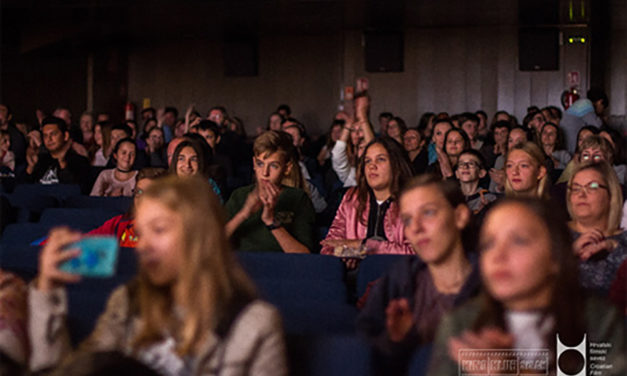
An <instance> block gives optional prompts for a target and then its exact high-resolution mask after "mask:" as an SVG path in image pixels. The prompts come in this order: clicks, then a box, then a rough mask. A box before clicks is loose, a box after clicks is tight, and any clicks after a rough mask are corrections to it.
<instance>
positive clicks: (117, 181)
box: [90, 138, 137, 197]
mask: <svg viewBox="0 0 627 376" xmlns="http://www.w3.org/2000/svg"><path fill="white" fill-rule="evenodd" d="M136 154H137V145H136V144H135V141H134V140H133V139H132V138H123V139H121V140H120V141H118V143H117V144H116V145H115V147H114V148H113V153H112V155H113V159H114V160H115V168H112V169H107V170H104V171H102V172H101V173H100V175H98V178H97V179H96V182H95V183H94V186H93V188H92V189H91V193H90V196H113V197H115V196H129V197H130V196H132V195H133V189H134V188H135V176H136V175H137V171H136V170H133V164H134V163H135V156H136Z"/></svg>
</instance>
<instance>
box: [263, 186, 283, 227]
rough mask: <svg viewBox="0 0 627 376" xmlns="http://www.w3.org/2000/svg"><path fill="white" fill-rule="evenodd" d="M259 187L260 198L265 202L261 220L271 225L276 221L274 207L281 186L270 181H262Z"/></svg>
mask: <svg viewBox="0 0 627 376" xmlns="http://www.w3.org/2000/svg"><path fill="white" fill-rule="evenodd" d="M259 189H260V191H259V198H260V199H261V203H262V204H263V211H262V212H261V220H262V221H263V223H265V224H266V225H271V224H272V223H273V222H274V208H275V206H276V203H277V201H278V198H279V188H278V187H277V186H275V185H274V184H272V183H270V182H261V184H260V187H259Z"/></svg>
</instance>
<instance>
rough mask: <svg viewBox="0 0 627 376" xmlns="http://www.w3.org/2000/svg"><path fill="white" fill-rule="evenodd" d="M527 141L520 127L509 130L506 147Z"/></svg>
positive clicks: (509, 147)
mask: <svg viewBox="0 0 627 376" xmlns="http://www.w3.org/2000/svg"><path fill="white" fill-rule="evenodd" d="M526 141H527V135H526V134H525V132H524V131H523V130H522V129H514V130H513V131H511V132H509V138H508V139H507V149H508V150H509V149H511V148H513V147H514V146H516V145H518V144H523V143H525V142H526Z"/></svg>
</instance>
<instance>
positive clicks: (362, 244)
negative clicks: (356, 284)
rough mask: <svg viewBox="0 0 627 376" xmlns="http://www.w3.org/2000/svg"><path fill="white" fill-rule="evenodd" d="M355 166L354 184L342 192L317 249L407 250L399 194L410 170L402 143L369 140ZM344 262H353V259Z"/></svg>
mask: <svg viewBox="0 0 627 376" xmlns="http://www.w3.org/2000/svg"><path fill="white" fill-rule="evenodd" d="M358 167H359V172H358V174H357V175H358V183H357V186H356V187H354V188H351V189H350V190H349V191H348V192H347V193H346V195H344V198H343V199H342V203H341V204H340V207H339V209H338V210H337V214H336V215H335V219H334V220H333V223H332V224H331V228H330V229H329V232H328V233H327V237H326V238H325V239H324V240H323V241H322V242H321V244H322V246H323V247H322V250H321V251H320V253H322V254H330V255H333V254H336V250H339V252H337V253H338V254H341V253H342V252H341V251H342V249H345V248H351V249H362V248H363V251H365V253H368V254H377V253H388V254H390V253H392V254H410V253H411V249H410V247H409V244H408V243H407V241H406V240H405V236H404V234H403V225H402V222H401V219H400V217H399V214H398V196H399V193H400V190H401V187H402V186H403V184H404V183H405V182H406V181H407V180H409V178H410V177H411V175H412V172H411V167H410V166H409V164H408V162H407V160H406V157H405V154H404V151H403V149H402V148H401V145H399V144H398V143H397V142H396V141H394V140H393V139H390V138H388V137H383V138H377V139H375V140H373V141H371V142H370V143H369V144H368V145H367V146H366V148H365V150H364V154H363V155H362V157H360V158H359V166H358ZM347 265H348V266H349V268H351V267H354V266H356V264H355V261H354V259H352V260H351V261H350V262H349V263H347Z"/></svg>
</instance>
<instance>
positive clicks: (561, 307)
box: [473, 197, 585, 349]
mask: <svg viewBox="0 0 627 376" xmlns="http://www.w3.org/2000/svg"><path fill="white" fill-rule="evenodd" d="M508 204H520V205H523V206H525V208H527V209H529V210H530V211H531V212H532V213H533V214H534V215H535V216H536V217H537V218H538V219H539V220H540V221H542V222H543V225H544V226H545V227H546V229H547V230H548V233H549V234H550V239H551V256H552V258H553V260H554V261H556V263H557V264H558V265H559V271H558V273H557V276H556V278H555V283H554V286H553V292H552V295H551V301H550V303H549V306H548V307H546V309H545V311H544V312H543V315H544V317H552V318H553V319H554V320H555V325H554V327H553V330H552V331H550V332H549V333H548V334H547V338H545V343H546V344H547V345H548V348H550V349H555V348H556V347H555V344H556V334H559V336H560V340H561V341H562V342H563V343H564V344H567V345H570V346H575V345H577V344H578V343H580V342H581V340H582V339H583V335H584V332H585V321H584V319H585V318H584V316H583V312H584V292H583V290H582V288H581V286H580V285H579V279H578V276H579V268H578V261H577V258H576V257H575V255H574V253H573V251H572V248H571V247H572V240H571V235H570V231H569V229H568V226H567V220H566V217H565V216H564V214H563V211H562V210H559V209H557V208H555V207H553V205H551V204H550V203H548V202H546V201H542V200H539V199H537V198H520V197H515V198H509V197H508V198H505V199H503V200H502V201H500V202H499V203H498V204H497V205H495V206H494V207H492V208H491V209H490V210H489V211H488V214H487V215H488V216H489V215H490V213H491V212H492V211H494V210H496V209H497V208H499V207H501V206H503V205H508ZM480 299H481V308H480V313H479V315H478V316H477V319H476V321H475V322H474V323H473V330H479V329H481V328H483V327H486V326H497V327H500V328H501V329H503V330H507V328H506V327H505V307H504V306H503V304H502V303H501V302H499V301H497V300H496V299H494V297H492V296H490V295H489V294H488V293H487V292H486V291H485V290H484V292H483V293H482V296H481V298H480Z"/></svg>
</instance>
